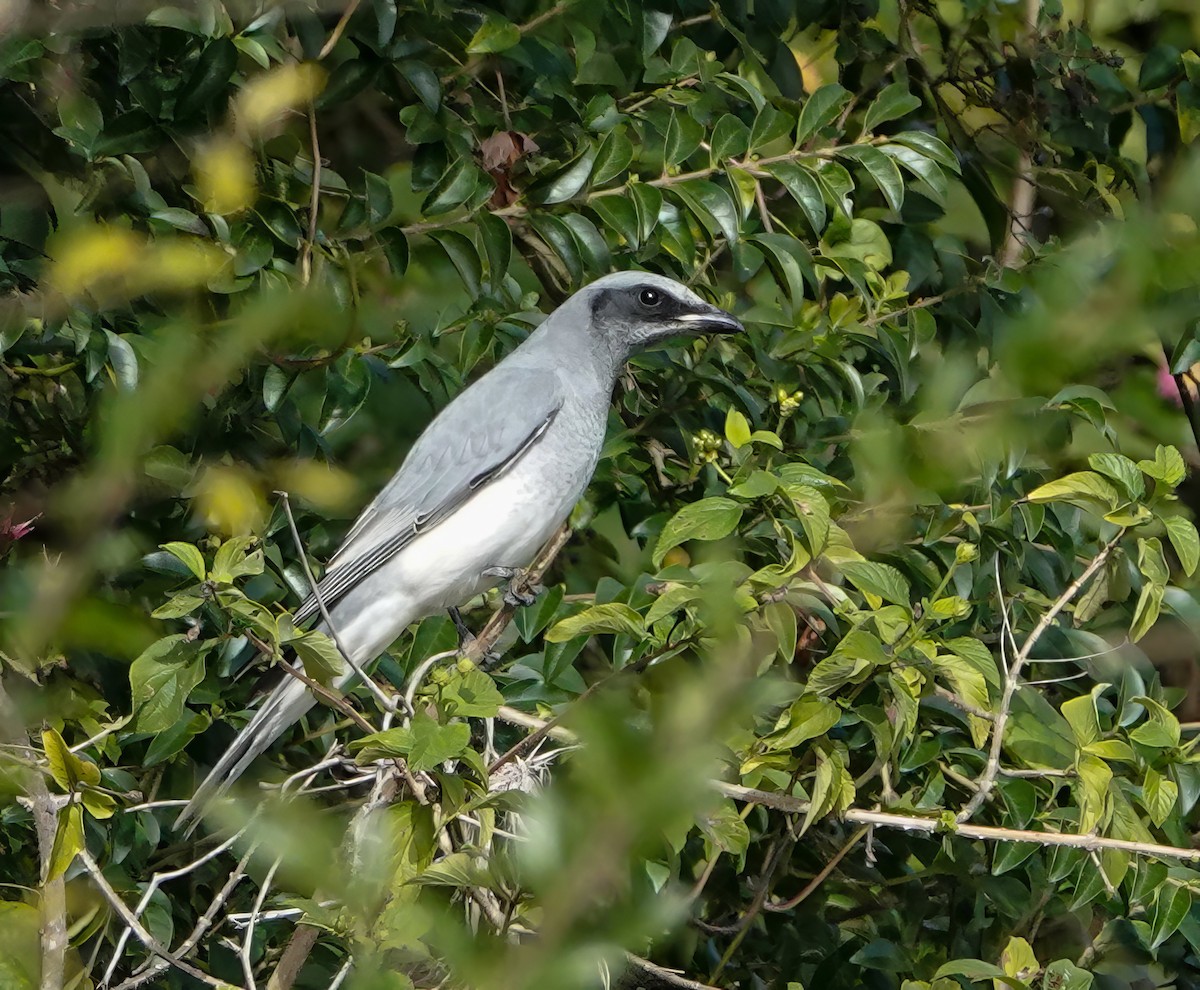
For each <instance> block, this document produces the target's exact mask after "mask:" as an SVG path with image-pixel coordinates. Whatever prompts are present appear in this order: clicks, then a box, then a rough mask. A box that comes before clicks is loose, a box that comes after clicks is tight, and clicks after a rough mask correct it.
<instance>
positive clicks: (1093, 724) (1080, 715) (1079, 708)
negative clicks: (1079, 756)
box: [1062, 694, 1100, 749]
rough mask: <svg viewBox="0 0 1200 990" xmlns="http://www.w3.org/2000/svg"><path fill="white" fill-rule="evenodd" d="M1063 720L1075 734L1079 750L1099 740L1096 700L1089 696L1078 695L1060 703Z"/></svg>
mask: <svg viewBox="0 0 1200 990" xmlns="http://www.w3.org/2000/svg"><path fill="white" fill-rule="evenodd" d="M1062 713H1063V718H1065V719H1066V720H1067V723H1068V724H1069V725H1070V726H1071V732H1073V733H1074V734H1075V742H1076V743H1077V744H1078V745H1079V747H1080V749H1082V748H1083V747H1084V746H1087V745H1088V744H1090V743H1094V742H1095V741H1096V740H1097V739H1099V738H1100V717H1099V716H1098V715H1097V714H1096V698H1095V696H1094V695H1091V694H1084V695H1080V696H1079V697H1078V698H1071V699H1070V700H1069V701H1064V702H1063V703H1062Z"/></svg>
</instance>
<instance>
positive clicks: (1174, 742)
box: [1129, 697, 1182, 749]
mask: <svg viewBox="0 0 1200 990" xmlns="http://www.w3.org/2000/svg"><path fill="white" fill-rule="evenodd" d="M1133 700H1134V701H1135V702H1137V703H1138V704H1140V705H1143V706H1145V709H1146V714H1147V716H1148V718H1147V720H1146V721H1145V722H1143V723H1142V724H1141V725H1139V726H1138V727H1137V728H1136V729H1134V730H1133V731H1132V732H1131V733H1129V738H1130V739H1132V740H1133V741H1134V742H1136V743H1138V744H1140V745H1142V746H1149V747H1151V748H1153V749H1173V748H1174V747H1176V746H1178V745H1179V739H1180V733H1181V731H1182V730H1181V729H1180V726H1179V719H1177V718H1176V717H1175V716H1174V715H1173V714H1171V712H1170V711H1169V710H1168V709H1166V708H1164V707H1163V706H1162V705H1160V704H1159V703H1158V702H1157V701H1155V700H1153V699H1152V698H1146V697H1136V698H1134V699H1133Z"/></svg>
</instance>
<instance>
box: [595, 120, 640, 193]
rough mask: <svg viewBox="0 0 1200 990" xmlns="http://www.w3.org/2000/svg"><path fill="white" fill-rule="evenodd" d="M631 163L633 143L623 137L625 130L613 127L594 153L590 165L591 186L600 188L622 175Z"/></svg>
mask: <svg viewBox="0 0 1200 990" xmlns="http://www.w3.org/2000/svg"><path fill="white" fill-rule="evenodd" d="M632 161H633V142H632V141H630V140H629V138H628V137H627V136H626V135H625V128H623V127H614V128H613V129H612V130H611V131H609V132H608V134H606V135H605V137H604V140H603V141H602V142H601V143H600V147H599V148H598V149H597V151H596V160H595V162H594V164H593V165H592V184H593V185H597V186H602V185H604V183H606V182H611V181H612V180H613V179H615V178H617V177H618V176H620V175H624V173H625V170H626V169H628V168H629V163H630V162H632Z"/></svg>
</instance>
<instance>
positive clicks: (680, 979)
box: [617, 952, 720, 990]
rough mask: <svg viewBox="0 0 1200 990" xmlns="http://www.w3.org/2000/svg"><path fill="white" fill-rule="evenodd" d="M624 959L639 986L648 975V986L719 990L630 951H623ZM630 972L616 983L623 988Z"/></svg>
mask: <svg viewBox="0 0 1200 990" xmlns="http://www.w3.org/2000/svg"><path fill="white" fill-rule="evenodd" d="M625 961H626V962H627V963H629V969H630V971H636V975H637V977H638V978H637V979H636V980H635V984H636V986H638V987H639V988H641V987H643V986H646V984H647V982H648V981H646V980H645V979H644V978H645V976H646V975H649V977H650V979H651V980H653V981H654V982H653V983H649V987H653V986H655V985H656V984H657V985H664V986H669V987H679V988H680V990H720V988H719V987H714V986H712V985H710V984H708V983H699V982H697V981H696V980H689V979H688V978H687V977H686V976H682V975H680V974H679V973H677V972H676V971H675V970H673V969H664V968H663V967H662V966H659V965H657V964H655V963H652V962H651V961H650V960H649V959H643V958H642V957H641V956H635V955H634V954H633V953H632V952H627V953H625ZM629 975H630V974H626V977H625V979H622V980H621V981H620V982H619V983H617V986H618V987H621V988H624V987H625V986H626V981H627V980H628V978H629Z"/></svg>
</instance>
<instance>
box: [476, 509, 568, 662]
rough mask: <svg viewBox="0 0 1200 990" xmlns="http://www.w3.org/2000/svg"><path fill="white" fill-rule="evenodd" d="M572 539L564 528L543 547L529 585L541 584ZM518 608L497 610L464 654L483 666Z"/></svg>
mask: <svg viewBox="0 0 1200 990" xmlns="http://www.w3.org/2000/svg"><path fill="white" fill-rule="evenodd" d="M570 539H571V527H570V526H563V527H562V528H561V529H560V530H559V531H558V532H557V533H555V534H554V536H553V537H551V539H550V542H549V543H547V544H546V545H545V546H544V547H542V550H541V552H540V553H539V554H538V555H537V556H536V557H535V558H534V559H533V563H532V564H530V565H529V567H528V568H527V569H526V571H525V580H526V582H528V583H529V584H531V585H532V584H541V583H542V578H543V577H545V576H546V571H548V570H549V569H550V565H551V564H553V563H554V558H555V557H557V556H558V554H559V551H560V550H562V548H563V547H565V546H566V545H567V541H568V540H570ZM516 612H517V607H516V606H515V605H509V604H507V603H505V604H504V605H502V606H501V607H500V608H499V609H497V610H496V611H495V612H494V613H493V614H492V617H491V618H490V619H488V621H487V623H486V624H485V625H484V627H483V630H482V631H481V632H480V633H479V635H478V636H476V637H475V639H474V640H473V641H472V642H470V643H468V644H467V648H466V649H465V650H464V651H463V653H464V654H465V655H466V656H467V657H469V658H470V659H471V660H473V661H475V663H479V664H481V665H483V666H486V664H482V661H483V659H484V657H485V656H486V655H487V653H488V652H489V651H490V650H491V648H492V647H493V646H495V645H496V641H497V640H499V639H500V636H501V634H502V633H503V632H504V630H505V629H507V628H508V624H509V623H510V622H512V620H513V616H514V615H516Z"/></svg>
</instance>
